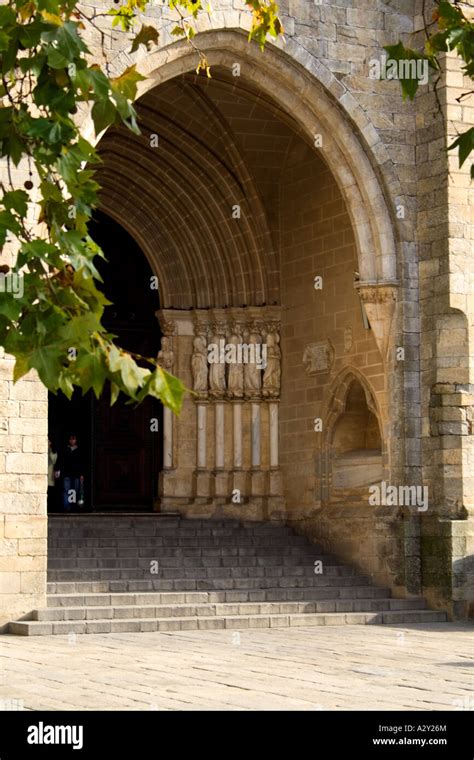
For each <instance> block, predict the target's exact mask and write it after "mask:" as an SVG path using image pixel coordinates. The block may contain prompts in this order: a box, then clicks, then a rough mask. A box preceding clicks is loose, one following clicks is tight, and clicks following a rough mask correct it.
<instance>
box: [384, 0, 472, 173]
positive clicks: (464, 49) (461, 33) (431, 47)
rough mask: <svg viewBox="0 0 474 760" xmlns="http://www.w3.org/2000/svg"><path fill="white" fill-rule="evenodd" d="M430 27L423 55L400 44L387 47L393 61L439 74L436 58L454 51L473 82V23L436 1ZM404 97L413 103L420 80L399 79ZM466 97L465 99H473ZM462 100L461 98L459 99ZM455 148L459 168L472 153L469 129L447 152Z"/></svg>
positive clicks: (443, 1) (457, 9) (456, 8)
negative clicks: (414, 61)
mask: <svg viewBox="0 0 474 760" xmlns="http://www.w3.org/2000/svg"><path fill="white" fill-rule="evenodd" d="M433 25H434V26H435V28H436V30H435V31H434V32H431V33H430V32H429V31H428V29H427V30H426V42H425V48H424V51H423V52H422V53H419V52H417V51H416V50H412V49H411V48H406V47H405V46H404V45H403V43H401V42H399V43H398V44H397V45H388V46H387V47H386V48H385V50H386V51H387V53H388V54H389V55H390V57H391V58H392V59H394V60H396V61H401V60H411V59H414V58H416V59H417V60H424V61H426V62H427V64H428V65H429V67H430V68H431V70H432V71H438V72H439V71H440V70H441V64H440V60H439V56H440V55H441V54H443V53H446V52H448V51H452V50H455V51H456V52H457V54H458V55H459V56H460V58H461V59H462V61H463V66H462V71H463V72H464V74H465V75H466V76H468V77H470V79H474V23H473V22H472V21H470V20H469V19H468V18H466V16H465V15H464V13H463V11H462V9H461V8H460V7H459V6H457V5H453V4H452V3H450V2H448V0H438V2H437V3H436V8H435V10H434V12H433ZM400 84H401V88H402V92H403V96H404V97H408V98H410V99H413V98H414V97H415V95H416V93H417V90H418V87H419V84H420V80H419V78H418V77H407V78H401V80H400ZM473 94H474V91H473V92H469V93H466V96H469V95H473ZM462 97H463V96H462ZM454 148H458V153H459V166H460V167H461V166H462V165H463V164H464V163H465V161H466V160H467V159H468V158H469V156H470V155H471V152H472V151H473V150H474V130H473V129H472V128H471V129H469V130H468V131H467V132H465V133H463V134H461V135H459V137H458V138H457V139H456V140H455V141H454V142H453V143H452V144H451V145H450V146H449V149H450V150H453V149H454ZM471 177H472V178H474V164H473V165H472V166H471Z"/></svg>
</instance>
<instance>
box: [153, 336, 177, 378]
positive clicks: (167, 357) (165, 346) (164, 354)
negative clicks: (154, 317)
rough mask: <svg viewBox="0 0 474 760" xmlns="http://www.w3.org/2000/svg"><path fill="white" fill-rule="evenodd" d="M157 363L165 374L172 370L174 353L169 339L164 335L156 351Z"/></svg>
mask: <svg viewBox="0 0 474 760" xmlns="http://www.w3.org/2000/svg"><path fill="white" fill-rule="evenodd" d="M157 361H158V364H159V365H160V367H163V369H164V370H166V372H171V371H172V370H173V364H174V352H173V349H172V344H171V338H169V337H168V336H167V335H164V336H163V337H162V339H161V348H160V350H159V351H158V356H157Z"/></svg>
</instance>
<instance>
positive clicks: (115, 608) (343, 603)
mask: <svg viewBox="0 0 474 760" xmlns="http://www.w3.org/2000/svg"><path fill="white" fill-rule="evenodd" d="M423 609H426V603H425V602H424V600H420V599H390V598H388V599H326V600H320V601H311V602H309V601H308V602H235V603H231V602H224V603H217V604H209V603H204V604H182V603H178V604H157V605H154V604H142V605H137V604H135V605H131V606H129V605H112V604H108V605H104V606H100V605H92V606H74V607H47V608H46V609H42V610H34V611H33V612H32V613H30V614H31V620H38V621H41V622H46V621H58V620H108V619H124V618H125V619H127V620H131V619H134V618H140V619H142V618H153V619H155V618H156V619H157V620H159V619H161V618H163V617H194V616H197V617H212V616H216V617H228V616H235V615H251V616H254V615H285V614H286V615H295V614H311V613H319V612H385V611H393V610H397V611H403V610H423Z"/></svg>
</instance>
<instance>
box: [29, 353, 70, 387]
mask: <svg viewBox="0 0 474 760" xmlns="http://www.w3.org/2000/svg"><path fill="white" fill-rule="evenodd" d="M62 359H63V352H62V350H61V348H60V347H59V346H58V345H56V344H51V345H44V346H38V347H37V348H35V349H34V350H33V351H32V352H31V353H30V354H29V356H28V362H29V364H30V366H31V367H33V368H34V369H36V371H37V372H38V375H39V376H40V379H41V381H42V382H43V383H44V384H45V385H46V387H47V388H50V389H52V388H57V387H58V376H59V372H60V369H61V365H62Z"/></svg>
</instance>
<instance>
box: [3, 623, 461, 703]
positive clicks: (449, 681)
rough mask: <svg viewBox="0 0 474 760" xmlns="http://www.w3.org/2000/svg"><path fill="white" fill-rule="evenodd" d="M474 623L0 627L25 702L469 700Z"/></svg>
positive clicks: (6, 670)
mask: <svg viewBox="0 0 474 760" xmlns="http://www.w3.org/2000/svg"><path fill="white" fill-rule="evenodd" d="M473 653H474V627H473V626H472V625H468V624H464V623H463V624H457V623H448V624H433V625H410V626H394V627H389V626H374V625H367V626H362V625H360V626H337V627H305V628H295V629H288V628H285V629H260V630H259V629H253V630H242V631H230V630H229V631H223V630H216V631H189V632H185V631H180V632H170V633H150V634H147V633H139V634H135V633H123V634H109V635H94V634H92V635H83V636H80V635H78V636H76V635H74V634H70V635H69V636H39V637H35V638H29V637H24V638H23V637H20V636H9V635H5V636H0V668H1V671H0V674H1V681H0V699H1V700H2V701H1V705H2V706H3V708H4V709H15V708H16V709H18V708H21V709H24V710H60V709H61V710H64V709H66V710H94V709H95V710H199V709H204V710H218V709H223V710H262V709H270V710H390V709H397V710H456V709H457V710H468V709H471V710H472V709H474V694H473V692H472V687H473V682H474V667H473V666H474V661H473Z"/></svg>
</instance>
